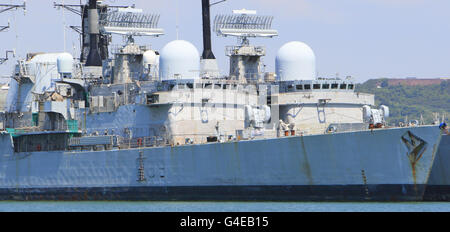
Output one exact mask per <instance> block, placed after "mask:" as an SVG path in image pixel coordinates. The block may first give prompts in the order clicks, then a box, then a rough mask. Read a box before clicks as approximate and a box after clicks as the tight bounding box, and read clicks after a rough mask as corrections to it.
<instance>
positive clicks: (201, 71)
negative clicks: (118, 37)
mask: <svg viewBox="0 0 450 232" xmlns="http://www.w3.org/2000/svg"><path fill="white" fill-rule="evenodd" d="M202 3H203V8H204V11H203V13H204V14H206V15H204V16H203V20H204V31H208V30H209V31H210V30H211V29H210V28H209V18H210V16H209V9H205V8H209V1H205V0H203V1H202ZM86 7H87V8H88V13H87V15H88V19H89V20H88V21H87V23H86V24H87V25H88V28H87V30H86V31H88V32H89V33H88V34H89V53H88V54H87V56H86V59H85V60H84V59H80V60H76V59H74V58H73V56H72V55H70V54H67V53H53V54H49V53H42V54H39V53H36V54H29V55H28V57H27V59H26V60H22V61H19V62H18V64H17V65H16V70H15V73H14V76H13V81H12V82H13V83H12V84H11V85H10V86H11V89H10V90H9V93H8V99H7V107H6V113H5V114H1V115H0V120H1V121H2V123H3V124H2V125H3V128H0V130H3V132H2V134H1V136H0V139H1V140H0V144H1V145H2V150H1V151H2V154H3V155H2V156H1V158H0V164H2V166H1V167H0V197H1V198H2V199H11V198H13V199H16V198H17V199H40V198H42V199H49V198H50V199H55V198H58V197H61V198H63V199H69V198H70V197H72V198H77V199H79V198H80V197H82V196H86V197H87V199H96V198H98V199H129V200H132V199H151V200H161V199H170V200H172V199H175V200H179V199H188V200H190V199H196V200H210V199H213V200H214V199H232V200H262V199H265V200H302V199H303V200H305V199H312V200H330V199H334V200H392V199H396V200H420V199H422V197H423V193H424V190H425V186H426V183H427V181H428V174H429V171H430V170H431V167H432V164H433V160H434V156H435V153H436V151H435V150H434V149H432V147H434V146H437V144H438V143H439V139H440V136H441V131H440V129H439V128H438V127H433V126H423V127H416V128H385V118H386V117H388V116H389V108H388V107H386V106H380V107H379V109H375V108H376V107H375V106H374V105H375V104H374V96H373V95H369V94H363V93H357V92H355V89H354V88H355V83H354V82H353V81H352V80H350V79H346V80H341V79H338V78H316V67H315V59H316V58H315V55H314V52H313V51H312V49H311V48H310V47H309V46H308V45H306V44H304V43H302V42H291V43H288V44H286V45H284V46H283V47H282V48H281V49H280V50H279V52H278V54H277V59H276V74H274V73H272V74H271V73H264V72H263V69H262V68H261V67H262V62H263V60H262V57H263V56H264V55H265V53H266V50H265V48H264V47H263V46H254V45H251V44H250V41H249V38H251V37H274V36H277V35H278V32H277V31H276V30H274V29H272V28H271V25H272V20H273V18H272V17H270V16H258V15H256V12H255V11H248V10H239V11H235V12H233V14H232V15H219V16H217V17H216V20H215V22H214V31H215V32H216V33H217V34H218V35H221V36H237V37H238V38H240V43H239V45H237V46H230V47H227V49H226V52H227V55H228V56H229V57H230V73H229V75H227V76H225V77H220V76H219V75H217V72H216V71H217V70H216V69H215V67H216V65H215V64H214V62H215V57H214V55H213V54H212V50H211V44H210V41H211V40H210V38H207V37H208V36H210V33H205V34H204V39H203V41H204V49H205V51H204V52H203V55H202V57H201V58H200V53H199V52H198V50H197V48H196V47H195V46H194V45H192V44H191V43H190V42H188V41H184V40H175V41H171V42H169V43H168V44H167V45H166V46H164V47H163V48H162V49H161V50H159V51H156V50H153V49H151V48H150V47H149V46H141V45H138V44H136V43H135V41H134V39H133V37H134V36H161V35H163V33H164V31H163V30H162V29H160V28H158V22H159V16H158V15H151V14H144V13H143V12H142V11H141V10H139V9H136V8H119V9H115V10H106V11H105V12H101V11H99V9H103V8H102V7H106V6H104V5H102V4H99V2H98V1H95V0H90V1H89V4H88V5H86ZM106 8H107V7H106ZM205 22H206V23H205ZM205 28H206V29H205ZM111 33H115V34H122V35H124V36H126V38H127V42H126V44H124V45H123V46H121V47H119V48H117V49H112V51H113V54H114V56H113V57H111V58H110V57H105V56H104V55H102V54H103V52H102V46H101V44H104V43H102V42H101V38H102V37H103V36H105V35H109V34H111ZM205 37H206V38H205ZM103 49H109V48H108V46H104V47H103ZM83 51H84V50H83ZM82 57H83V55H82ZM59 194H61V195H59Z"/></svg>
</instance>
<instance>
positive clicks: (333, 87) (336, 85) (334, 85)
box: [331, 84, 339, 89]
mask: <svg viewBox="0 0 450 232" xmlns="http://www.w3.org/2000/svg"><path fill="white" fill-rule="evenodd" d="M338 86H339V85H338V84H331V89H337V88H338Z"/></svg>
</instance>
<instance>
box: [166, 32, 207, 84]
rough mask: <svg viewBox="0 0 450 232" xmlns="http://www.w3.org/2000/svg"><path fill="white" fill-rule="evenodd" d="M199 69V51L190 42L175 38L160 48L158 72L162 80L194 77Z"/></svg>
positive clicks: (196, 76)
mask: <svg viewBox="0 0 450 232" xmlns="http://www.w3.org/2000/svg"><path fill="white" fill-rule="evenodd" d="M199 71H200V53H199V52H198V50H197V48H195V46H194V45H192V44H191V43H189V42H187V41H184V40H175V41H172V42H170V43H168V44H167V45H166V46H164V48H163V49H162V50H161V53H160V60H159V72H160V77H161V79H162V80H174V79H196V78H198V76H199V75H198V72H199Z"/></svg>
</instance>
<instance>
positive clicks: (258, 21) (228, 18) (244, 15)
mask: <svg viewBox="0 0 450 232" xmlns="http://www.w3.org/2000/svg"><path fill="white" fill-rule="evenodd" d="M272 21H273V16H258V15H256V11H254V10H246V9H242V10H234V11H233V14H232V15H217V16H216V18H215V20H214V32H216V33H217V35H218V36H223V37H227V36H235V37H238V38H239V39H240V40H241V44H242V45H248V44H249V41H248V38H250V37H252V38H256V37H268V38H272V37H274V36H278V31H277V30H273V29H272Z"/></svg>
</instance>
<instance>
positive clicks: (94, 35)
mask: <svg viewBox="0 0 450 232" xmlns="http://www.w3.org/2000/svg"><path fill="white" fill-rule="evenodd" d="M88 15H89V40H90V43H89V54H88V56H87V59H86V66H88V67H90V66H97V67H98V66H102V58H101V56H100V51H99V49H98V43H99V37H100V33H99V30H98V27H99V25H98V24H99V21H98V18H99V17H98V11H97V0H89V13H88Z"/></svg>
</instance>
